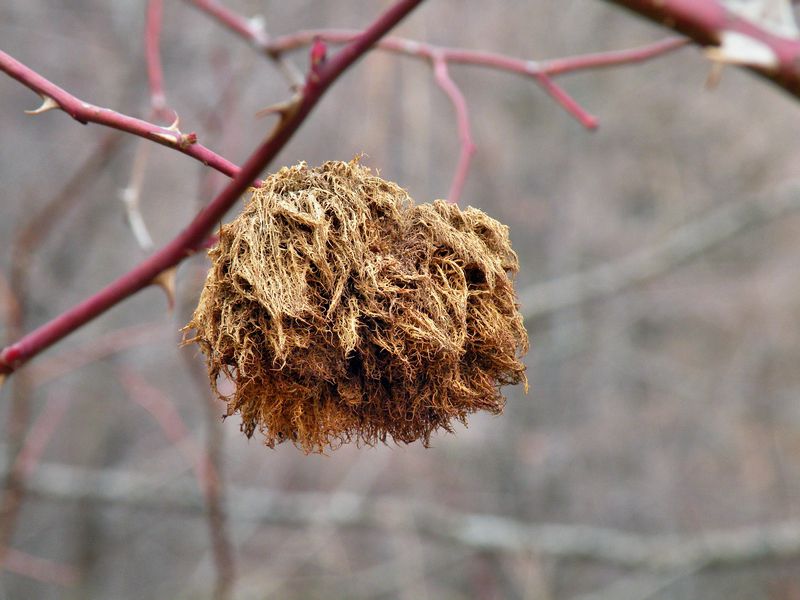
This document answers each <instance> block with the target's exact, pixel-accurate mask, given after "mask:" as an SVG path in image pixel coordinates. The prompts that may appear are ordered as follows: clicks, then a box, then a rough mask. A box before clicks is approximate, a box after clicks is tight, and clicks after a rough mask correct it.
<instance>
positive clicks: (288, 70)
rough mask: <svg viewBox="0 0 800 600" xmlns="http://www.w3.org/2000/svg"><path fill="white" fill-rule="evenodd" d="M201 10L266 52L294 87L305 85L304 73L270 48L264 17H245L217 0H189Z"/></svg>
mask: <svg viewBox="0 0 800 600" xmlns="http://www.w3.org/2000/svg"><path fill="white" fill-rule="evenodd" d="M187 1H188V2H189V3H190V4H192V5H194V6H195V7H196V8H198V9H199V10H201V11H203V12H205V13H206V14H207V15H209V16H210V17H212V18H213V19H215V20H216V21H218V22H219V23H221V24H222V25H223V26H225V27H226V28H227V29H229V30H231V31H232V32H233V33H235V34H236V35H238V36H239V37H242V38H244V39H246V40H248V41H249V42H250V43H251V44H252V45H253V47H255V48H256V50H258V51H260V52H266V53H267V56H269V57H270V58H271V59H272V60H273V61H274V62H275V64H276V65H277V67H278V68H279V69H280V70H281V72H282V73H283V75H284V77H286V79H287V81H288V82H289V83H290V84H291V87H292V88H293V89H297V90H299V89H300V88H301V87H302V85H303V74H302V73H301V72H300V71H299V70H298V69H297V67H295V66H294V64H293V63H291V62H289V61H288V60H287V59H286V58H285V57H284V56H281V55H280V54H276V53H273V52H271V51H270V50H269V35H268V34H267V29H266V25H265V23H264V19H263V18H260V17H253V18H250V19H246V18H245V17H243V16H241V15H239V14H237V13H235V12H234V11H232V10H231V9H229V8H227V7H226V6H224V5H222V4H220V3H219V2H217V1H216V0H187Z"/></svg>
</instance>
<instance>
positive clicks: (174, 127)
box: [166, 113, 181, 134]
mask: <svg viewBox="0 0 800 600" xmlns="http://www.w3.org/2000/svg"><path fill="white" fill-rule="evenodd" d="M180 122H181V118H180V117H179V116H178V113H175V120H174V121H173V122H172V125H170V126H169V127H167V128H166V129H169V130H170V131H174V132H175V133H178V134H179V133H180V132H181V130H180V129H178V125H180Z"/></svg>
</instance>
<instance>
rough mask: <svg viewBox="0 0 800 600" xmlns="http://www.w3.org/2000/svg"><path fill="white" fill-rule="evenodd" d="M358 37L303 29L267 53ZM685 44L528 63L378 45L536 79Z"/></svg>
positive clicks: (427, 47) (391, 40)
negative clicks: (313, 43) (318, 41)
mask: <svg viewBox="0 0 800 600" xmlns="http://www.w3.org/2000/svg"><path fill="white" fill-rule="evenodd" d="M357 34H358V32H357V31H354V30H349V29H309V30H303V31H298V32H296V33H292V34H289V35H284V36H281V37H277V38H275V39H274V40H272V41H271V42H270V43H269V44H268V45H267V47H266V48H265V51H266V52H271V53H276V54H281V53H283V52H287V51H289V50H295V49H297V48H301V47H304V46H308V45H309V44H311V43H312V42H313V40H314V39H315V38H319V39H321V40H324V41H326V42H328V43H329V44H344V43H347V42H349V41H350V40H352V39H353V37H354V36H355V35H357ZM686 44H687V40H685V39H684V38H678V37H672V38H667V39H664V40H659V41H657V42H655V43H652V44H647V45H645V46H642V47H640V48H629V49H626V50H615V51H612V52H596V53H592V54H585V55H580V56H572V57H566V58H558V59H553V60H542V61H534V60H525V59H521V58H515V57H513V56H506V55H504V54H498V53H496V52H486V51H484V50H470V49H467V48H448V47H444V46H436V45H434V44H428V43H426V42H419V41H417V40H412V39H408V38H402V37H397V36H388V37H385V38H383V39H382V40H380V41H379V42H378V44H376V46H377V47H378V48H380V49H381V50H386V51H388V52H395V53H398V54H405V55H408V56H412V57H416V58H421V59H425V60H429V61H431V62H432V61H433V60H434V59H436V58H437V57H441V58H442V59H443V60H444V61H446V62H448V63H458V64H463V65H473V66H476V67H488V68H490V69H497V70H499V71H507V72H509V73H515V74H517V75H522V76H526V77H534V76H535V75H537V74H538V75H548V76H550V77H554V76H556V75H564V74H566V73H573V72H577V71H586V70H594V69H600V68H607V67H617V66H621V65H629V64H637V63H641V62H644V61H648V60H651V59H653V58H657V57H658V56H661V55H663V54H667V53H669V52H672V51H673V50H676V49H677V48H680V47H682V46H685V45H686Z"/></svg>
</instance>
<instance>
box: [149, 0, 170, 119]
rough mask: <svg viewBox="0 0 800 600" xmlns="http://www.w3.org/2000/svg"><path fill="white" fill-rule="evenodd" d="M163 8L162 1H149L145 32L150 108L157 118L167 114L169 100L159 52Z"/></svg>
mask: <svg viewBox="0 0 800 600" xmlns="http://www.w3.org/2000/svg"><path fill="white" fill-rule="evenodd" d="M163 8H164V6H163V2H162V0H148V2H147V15H146V18H145V31H144V49H145V57H146V59H147V81H148V83H149V84H150V107H151V109H152V111H153V113H154V115H155V116H157V117H163V116H164V115H165V113H166V112H167V98H166V96H165V95H164V69H163V67H162V65H161V51H160V50H159V41H160V37H161V16H162V13H163Z"/></svg>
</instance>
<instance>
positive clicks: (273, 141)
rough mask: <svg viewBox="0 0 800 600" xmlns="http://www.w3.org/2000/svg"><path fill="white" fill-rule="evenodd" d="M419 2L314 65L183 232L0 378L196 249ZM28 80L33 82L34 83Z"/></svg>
mask: <svg viewBox="0 0 800 600" xmlns="http://www.w3.org/2000/svg"><path fill="white" fill-rule="evenodd" d="M421 2H422V0H398V1H397V2H396V3H395V4H394V5H393V6H392V7H390V8H389V9H388V10H386V12H384V13H383V14H382V15H381V16H380V17H378V19H377V20H375V22H374V23H372V25H370V26H369V27H368V28H367V29H365V30H364V32H363V33H362V34H361V35H359V36H358V37H357V38H356V39H355V40H354V41H353V42H352V43H350V44H349V45H348V46H345V47H344V48H342V49H341V50H340V51H339V52H338V53H336V55H334V56H333V57H332V58H330V59H329V60H328V61H326V62H324V63H322V64H318V65H316V67H315V68H314V69H312V71H311V72H310V73H309V76H308V77H307V80H306V84H305V87H304V88H303V90H302V93H301V94H300V96H299V98H298V100H297V102H296V104H295V105H294V106H293V107H292V109H291V110H290V111H288V112H286V113H284V114H282V115H281V121H280V122H279V124H278V125H277V127H276V129H275V130H274V132H273V133H272V135H270V137H269V138H268V139H267V140H266V141H265V142H264V143H263V144H261V146H259V147H258V148H257V149H256V150H255V152H253V154H252V155H251V156H250V158H249V159H248V160H247V162H246V163H245V164H244V166H243V167H242V169H241V170H240V171H239V172H238V174H236V176H235V177H234V179H233V180H232V181H231V182H230V183H229V184H228V185H227V186H226V187H225V188H224V189H223V190H222V192H221V193H220V194H219V195H218V196H217V197H216V198H215V199H214V200H213V201H212V202H211V203H210V204H209V205H208V206H207V207H206V208H204V209H203V210H202V211H200V213H199V214H198V215H197V216H196V217H195V218H194V220H193V221H192V222H191V223H190V224H189V226H188V227H186V229H184V230H183V231H182V232H181V233H180V234H179V235H178V236H177V237H176V238H175V239H173V240H172V242H170V243H169V244H167V246H165V247H164V248H162V249H161V250H160V251H158V252H156V253H155V254H153V255H152V256H150V257H149V258H147V259H146V260H144V261H143V262H141V263H140V264H139V265H138V266H136V267H135V268H133V269H132V270H131V271H129V272H128V273H126V274H125V275H123V276H122V277H120V278H119V279H117V280H116V281H114V282H113V283H111V284H110V285H108V286H107V287H105V288H104V289H102V290H100V291H99V292H97V293H96V294H94V295H93V296H91V297H89V298H88V299H86V300H84V301H83V302H81V303H80V304H78V305H77V306H75V307H73V308H71V309H70V310H68V311H66V312H64V313H62V314H61V315H59V316H58V317H56V318H55V319H53V320H52V321H50V322H49V323H46V324H44V325H42V326H41V327H39V328H38V329H35V330H34V331H32V332H31V333H29V334H28V335H26V336H24V337H23V338H22V339H21V340H19V341H18V342H16V343H15V344H12V345H10V346H8V347H6V348H4V349H3V350H2V351H0V374H3V373H11V372H13V371H14V370H15V369H17V368H18V367H19V366H21V365H22V364H24V363H25V362H27V361H28V360H30V359H31V358H32V357H33V356H35V355H36V354H38V353H39V352H41V351H42V350H44V349H45V348H48V347H49V346H51V345H53V344H54V343H56V342H57V341H59V340H60V339H61V338H63V337H64V336H66V335H68V334H69V333H71V332H73V331H75V330H76V329H78V328H79V327H81V326H82V325H84V324H85V323H87V322H89V321H91V320H92V319H94V318H95V317H97V316H98V315H100V314H102V313H103V312H105V311H106V310H108V309H109V308H111V307H112V306H114V305H115V304H117V303H118V302H120V301H121V300H124V299H125V298H127V297H128V296H131V295H132V294H135V293H136V292H138V291H140V290H142V289H144V288H145V287H147V286H149V285H151V284H152V283H153V282H154V281H155V280H156V279H157V278H158V276H159V275H160V274H161V273H163V272H164V271H166V270H168V269H170V268H172V267H175V266H176V265H177V264H178V263H180V262H182V261H183V260H184V259H185V258H186V257H188V256H190V255H191V254H193V253H194V252H196V251H197V250H198V249H199V248H201V247H202V244H203V241H204V240H205V238H206V236H207V235H208V234H209V232H211V231H212V230H213V229H214V228H215V227H216V226H217V224H218V223H219V221H220V220H221V219H222V217H223V216H224V215H225V213H226V212H227V211H228V209H229V208H230V207H231V206H232V205H233V204H234V203H235V202H236V201H237V200H238V199H239V197H240V196H241V195H242V194H243V193H244V192H245V191H246V190H247V188H248V187H250V186H251V185H252V182H253V181H254V180H256V178H257V177H258V176H259V175H260V174H261V171H262V170H263V169H264V168H265V167H266V166H267V164H269V163H270V162H271V161H272V159H274V158H275V156H276V155H277V154H278V152H280V150H281V149H282V148H283V147H284V146H285V145H286V143H287V142H288V141H289V140H290V139H291V137H292V135H293V134H294V133H295V131H297V129H298V128H299V127H300V125H301V124H302V123H303V121H305V119H306V117H307V116H308V115H309V113H310V112H311V110H312V109H313V108H314V107H315V106H316V104H317V102H319V100H320V98H322V96H323V95H324V94H325V92H326V91H327V89H328V88H329V87H330V86H331V84H332V83H333V82H334V81H336V79H338V77H339V76H340V75H341V74H342V73H343V72H344V71H345V70H346V69H347V68H348V67H349V66H350V65H352V64H353V63H354V62H356V60H358V59H359V58H360V57H361V56H362V55H363V54H364V53H365V52H366V51H367V50H369V49H370V48H371V47H372V45H373V44H374V43H375V42H376V41H377V40H379V39H380V38H381V37H382V36H383V35H384V34H386V32H387V31H389V30H390V29H391V28H392V27H394V26H395V25H396V24H397V23H398V22H399V21H401V20H402V19H403V18H404V17H405V16H406V15H407V14H408V13H410V12H411V11H412V10H413V9H414V8H416V7H417V5H418V4H420V3H421ZM3 56H7V55H2V54H0V59H2V57H3ZM9 58H10V57H9ZM11 60H12V61H13V62H14V63H15V64H17V65H19V63H17V62H16V61H14V60H13V59H11ZM0 64H2V62H0ZM15 73H17V71H15ZM23 74H24V75H26V76H30V75H31V72H30V71H29V70H27V71H23ZM33 75H34V76H35V78H38V77H39V76H38V75H35V74H33ZM47 83H48V84H49V82H47ZM49 85H52V84H49ZM57 89H59V90H60V88H57ZM67 96H69V95H68V94H67ZM70 98H71V96H70Z"/></svg>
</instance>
